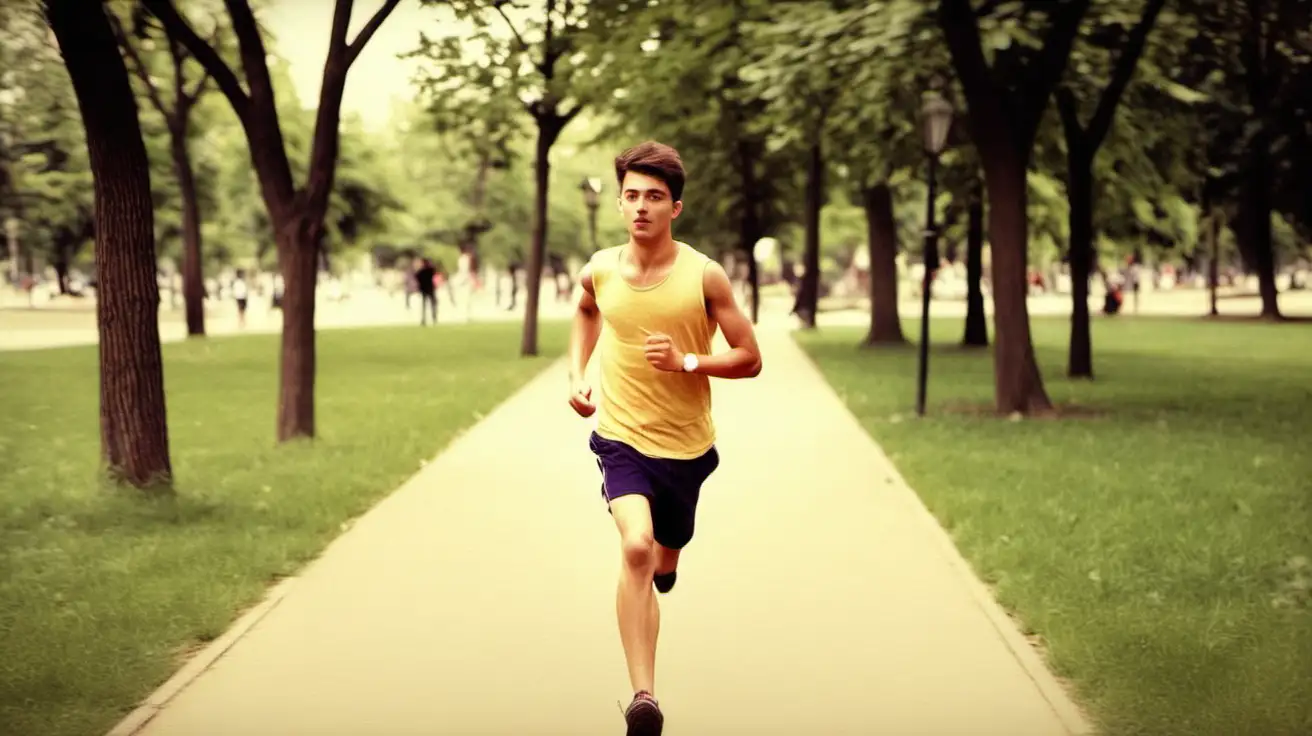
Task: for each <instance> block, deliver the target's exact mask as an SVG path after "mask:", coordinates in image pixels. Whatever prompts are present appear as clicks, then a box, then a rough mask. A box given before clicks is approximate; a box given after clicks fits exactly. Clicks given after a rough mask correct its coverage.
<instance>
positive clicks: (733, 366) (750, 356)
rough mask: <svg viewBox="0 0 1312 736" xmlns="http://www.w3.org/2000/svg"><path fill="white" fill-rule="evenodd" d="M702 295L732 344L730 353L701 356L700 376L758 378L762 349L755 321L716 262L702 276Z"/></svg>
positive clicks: (699, 358) (698, 366)
mask: <svg viewBox="0 0 1312 736" xmlns="http://www.w3.org/2000/svg"><path fill="white" fill-rule="evenodd" d="M702 291H703V292H704V293H705V295H706V306H707V309H708V310H709V311H710V315H711V318H712V319H714V320H715V321H716V323H717V324H719V326H720V331H721V332H723V333H724V339H725V341H726V342H728V343H729V350H728V352H724V353H720V354H719V355H699V356H697V371H696V372H697V373H701V374H703V375H707V376H711V377H713V378H755V377H757V376H758V375H760V373H761V348H760V347H759V346H758V345H757V344H756V331H755V330H754V329H753V328H752V321H751V320H750V319H748V318H747V315H745V314H743V310H742V309H740V308H739V307H738V302H737V300H735V299H734V294H733V284H732V283H730V281H729V274H727V273H725V272H724V267H723V266H721V265H720V264H719V263H716V262H714V261H712V262H711V263H710V264H708V265H707V267H706V270H705V272H704V273H703V274H702Z"/></svg>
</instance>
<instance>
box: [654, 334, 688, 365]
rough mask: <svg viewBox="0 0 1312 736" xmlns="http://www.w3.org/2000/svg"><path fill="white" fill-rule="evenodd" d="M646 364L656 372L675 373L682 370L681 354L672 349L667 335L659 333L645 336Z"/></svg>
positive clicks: (672, 345) (671, 342)
mask: <svg viewBox="0 0 1312 736" xmlns="http://www.w3.org/2000/svg"><path fill="white" fill-rule="evenodd" d="M645 350H646V352H647V362H648V363H651V364H652V367H654V368H656V369H657V370H662V371H670V372H673V373H677V372H679V371H682V370H683V353H682V352H680V350H679V349H678V348H676V347H674V341H673V340H671V339H670V336H669V335H662V334H660V333H659V332H658V333H653V334H648V335H647V345H646V348H645Z"/></svg>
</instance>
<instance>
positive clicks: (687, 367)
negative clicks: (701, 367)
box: [683, 353, 697, 373]
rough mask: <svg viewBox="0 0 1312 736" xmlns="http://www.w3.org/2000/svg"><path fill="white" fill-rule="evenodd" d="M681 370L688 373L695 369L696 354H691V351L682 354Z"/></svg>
mask: <svg viewBox="0 0 1312 736" xmlns="http://www.w3.org/2000/svg"><path fill="white" fill-rule="evenodd" d="M683 370H684V371H685V372H688V373H692V372H693V371H695V370H697V356H696V355H693V354H692V353H688V354H686V355H684V356H683Z"/></svg>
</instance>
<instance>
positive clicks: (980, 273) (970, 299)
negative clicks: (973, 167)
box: [961, 181, 989, 348]
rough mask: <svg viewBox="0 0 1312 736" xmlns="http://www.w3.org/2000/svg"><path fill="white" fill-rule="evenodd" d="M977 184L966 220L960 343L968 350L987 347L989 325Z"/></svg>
mask: <svg viewBox="0 0 1312 736" xmlns="http://www.w3.org/2000/svg"><path fill="white" fill-rule="evenodd" d="M980 190H981V185H980V182H978V181H976V182H975V185H974V187H973V188H972V190H971V196H970V210H969V213H968V214H969V220H968V221H967V223H966V334H965V335H963V336H962V338H961V344H962V345H965V346H967V347H980V348H986V347H988V346H989V325H988V322H987V321H986V317H985V315H984V289H983V288H982V287H981V284H980V282H981V281H983V279H984V196H983V195H984V193H983V192H982V191H980Z"/></svg>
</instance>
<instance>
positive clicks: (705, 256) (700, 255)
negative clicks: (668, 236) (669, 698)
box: [675, 240, 718, 265]
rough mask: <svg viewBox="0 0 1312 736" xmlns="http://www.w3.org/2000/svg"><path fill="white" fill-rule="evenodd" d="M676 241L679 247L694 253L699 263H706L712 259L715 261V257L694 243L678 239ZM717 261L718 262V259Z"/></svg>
mask: <svg viewBox="0 0 1312 736" xmlns="http://www.w3.org/2000/svg"><path fill="white" fill-rule="evenodd" d="M675 242H677V243H678V244H679V247H681V248H683V249H684V250H685V251H687V252H688V253H690V254H692V255H693V256H694V257H695V258H696V259H697V262H698V263H701V264H703V265H705V264H706V263H708V262H710V261H715V258H713V257H712V256H711V255H710V254H709V253H706V252H705V251H703V250H701V249H699V248H698V247H697V246H695V245H692V244H691V243H688V242H687V241H684V240H678V241H675ZM716 262H717V263H718V261H716Z"/></svg>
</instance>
